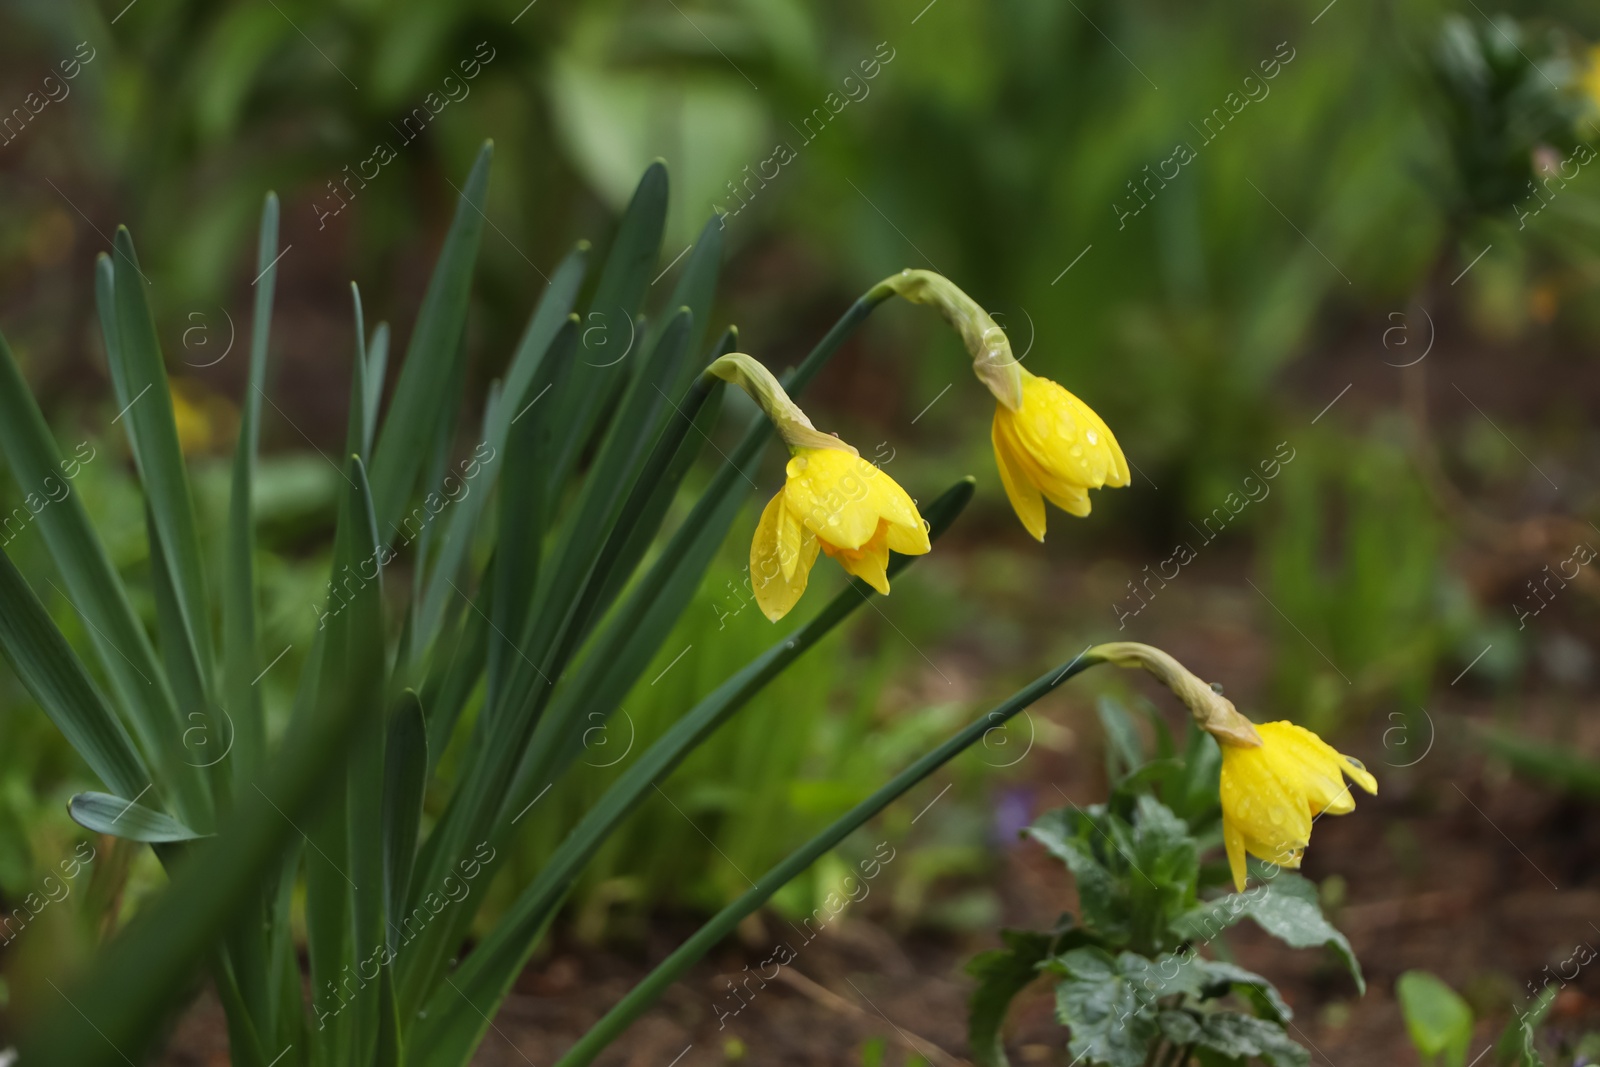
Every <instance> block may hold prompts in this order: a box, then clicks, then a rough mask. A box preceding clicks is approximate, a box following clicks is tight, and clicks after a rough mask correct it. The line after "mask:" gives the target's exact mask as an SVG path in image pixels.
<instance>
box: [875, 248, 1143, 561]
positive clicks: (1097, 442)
mask: <svg viewBox="0 0 1600 1067" xmlns="http://www.w3.org/2000/svg"><path fill="white" fill-rule="evenodd" d="M872 292H873V293H874V294H876V293H880V292H887V293H892V294H895V295H898V296H902V297H904V298H905V299H907V300H909V301H911V302H912V303H914V304H924V305H927V306H929V307H932V308H934V309H935V310H937V311H938V312H939V314H940V315H942V316H943V317H944V319H945V321H946V322H948V323H950V325H951V326H953V327H955V329H956V332H957V333H959V334H960V335H961V340H962V342H963V343H964V344H965V345H966V347H967V353H968V355H970V356H971V357H972V370H973V373H974V374H976V375H977V376H978V380H979V381H981V382H982V383H983V384H984V385H985V386H986V387H988V389H989V392H991V393H993V394H994V398H995V401H996V403H995V412H994V425H993V427H992V430H991V439H992V441H993V444H994V456H995V464H996V466H998V467H999V468H1000V481H1001V484H1002V485H1003V486H1004V487H1005V491H1006V497H1007V498H1008V499H1009V500H1010V501H1011V507H1012V509H1013V510H1014V511H1016V513H1017V518H1019V519H1021V520H1022V525H1023V526H1024V527H1025V528H1026V529H1027V531H1028V532H1029V533H1030V534H1032V535H1033V536H1034V538H1035V539H1036V540H1039V541H1043V540H1044V533H1045V509H1044V502H1045V501H1046V500H1049V501H1050V502H1051V503H1052V504H1054V505H1056V507H1058V508H1060V509H1061V510H1063V511H1065V512H1067V513H1068V514H1070V515H1077V516H1080V517H1081V516H1085V515H1088V514H1089V511H1090V508H1091V504H1090V501H1089V490H1091V489H1099V488H1102V487H1105V486H1110V487H1117V486H1124V485H1127V484H1128V482H1129V477H1128V461H1127V459H1126V457H1124V456H1123V454H1122V448H1121V447H1120V446H1119V445H1118V444H1117V439H1116V437H1115V436H1114V435H1113V434H1112V433H1111V429H1110V428H1109V427H1108V426H1106V424H1105V421H1104V420H1103V419H1101V418H1100V416H1099V415H1097V414H1095V412H1094V410H1093V409H1092V408H1090V407H1089V405H1087V404H1085V403H1084V402H1083V401H1082V400H1079V399H1078V398H1077V397H1076V396H1074V395H1073V394H1072V393H1070V392H1068V391H1067V390H1066V389H1065V388H1063V387H1062V386H1061V385H1059V384H1057V383H1056V382H1053V381H1051V380H1050V379H1048V378H1041V377H1039V376H1038V375H1036V374H1032V373H1030V372H1029V371H1028V370H1027V369H1026V368H1024V367H1023V366H1022V364H1021V362H1019V361H1018V360H1017V358H1016V357H1015V356H1014V355H1013V353H1012V350H1011V341H1010V339H1009V338H1007V337H1006V333H1005V331H1004V330H1002V329H1001V328H1000V326H999V324H997V323H996V322H995V321H994V318H993V316H991V315H990V314H989V313H988V312H987V311H985V310H984V309H983V307H982V306H981V305H980V304H978V302H977V301H975V300H973V299H972V298H971V297H970V296H968V295H967V294H966V293H964V292H962V290H961V289H960V287H958V286H957V285H956V284H955V283H954V282H952V281H950V279H948V278H945V277H943V276H942V275H939V274H935V273H933V272H932V271H926V270H904V271H901V272H900V273H899V274H896V275H893V276H892V277H889V278H885V279H884V280H883V281H882V282H879V283H878V285H877V286H876V287H874V289H873V290H872Z"/></svg>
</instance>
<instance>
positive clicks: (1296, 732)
mask: <svg viewBox="0 0 1600 1067" xmlns="http://www.w3.org/2000/svg"><path fill="white" fill-rule="evenodd" d="M1255 729H1256V733H1257V734H1259V735H1260V737H1261V744H1260V745H1258V746H1253V747H1252V746H1244V745H1238V744H1231V743H1229V742H1228V741H1227V739H1226V738H1220V737H1219V738H1218V740H1219V741H1221V743H1222V744H1221V747H1222V843H1223V847H1224V848H1226V849H1227V852H1228V866H1229V868H1231V869H1232V871H1233V884H1234V887H1235V888H1236V889H1238V890H1239V891H1240V892H1243V891H1244V886H1245V855H1246V853H1248V854H1249V855H1252V856H1256V857H1257V858H1259V859H1263V860H1266V861H1267V862H1268V863H1275V864H1277V865H1278V866H1280V867H1289V868H1292V869H1298V868H1299V866H1300V857H1301V855H1302V854H1303V853H1304V852H1305V848H1306V845H1308V844H1309V843H1310V841H1311V825H1312V823H1314V822H1315V821H1316V820H1317V818H1318V817H1319V816H1322V815H1345V814H1348V813H1349V812H1352V811H1354V810H1355V807H1356V802H1355V798H1354V797H1353V796H1351V795H1350V787H1349V786H1348V785H1347V784H1345V778H1346V777H1349V779H1350V780H1351V781H1353V782H1355V783H1356V784H1357V785H1359V786H1360V787H1361V788H1362V789H1365V790H1366V791H1367V792H1368V793H1373V794H1376V793H1377V792H1378V781H1377V779H1376V778H1374V777H1373V776H1372V774H1371V773H1370V772H1369V771H1368V770H1367V769H1366V768H1365V767H1363V766H1362V765H1361V764H1360V763H1359V762H1357V761H1356V760H1353V759H1351V758H1350V757H1349V756H1346V755H1343V754H1341V753H1339V752H1337V751H1335V750H1334V748H1333V747H1332V746H1331V745H1329V744H1328V743H1327V742H1326V741H1324V740H1322V738H1320V737H1318V736H1317V735H1316V734H1314V733H1312V732H1311V731H1310V730H1307V729H1306V728H1305V727H1303V726H1296V725H1295V724H1294V723H1291V722H1269V723H1260V724H1257V725H1256V728H1255Z"/></svg>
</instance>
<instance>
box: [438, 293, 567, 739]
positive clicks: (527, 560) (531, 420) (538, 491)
mask: <svg viewBox="0 0 1600 1067" xmlns="http://www.w3.org/2000/svg"><path fill="white" fill-rule="evenodd" d="M577 343H578V329H577V316H569V317H568V319H567V320H566V322H565V323H563V325H562V327H561V331H560V333H559V334H558V335H557V336H556V338H555V340H554V341H553V342H552V343H551V345H550V346H549V357H548V358H547V359H545V360H543V361H542V362H541V363H540V365H539V368H538V371H537V372H536V373H535V374H534V376H533V377H532V379H531V380H529V381H528V383H527V385H526V387H525V388H524V390H523V392H522V395H521V396H517V397H513V398H512V401H511V403H510V404H507V405H506V409H510V408H512V407H515V408H516V409H517V410H518V411H519V412H520V413H521V414H520V417H516V418H514V421H512V420H508V422H507V428H508V432H507V433H506V434H505V436H504V437H503V438H502V441H501V444H502V448H503V451H502V452H501V462H500V463H499V464H498V470H497V471H496V473H497V474H498V473H500V472H501V471H503V472H504V474H505V482H504V484H503V485H502V486H501V488H500V515H499V526H498V530H497V534H496V537H495V557H494V567H493V568H492V571H491V572H490V573H492V574H493V578H494V596H493V597H492V606H491V607H490V608H489V611H490V612H491V618H492V620H493V626H492V629H493V631H494V634H495V638H496V639H495V640H493V641H490V642H489V644H488V691H487V698H486V701H485V704H486V706H488V707H493V706H495V703H496V701H497V700H498V698H499V692H500V686H501V683H502V682H503V681H504V678H505V663H506V661H507V659H508V657H514V656H516V655H518V654H519V652H518V649H517V647H516V645H514V644H513V643H512V635H515V634H520V633H522V631H523V624H524V623H525V622H526V620H527V614H528V612H529V611H530V610H531V609H532V607H533V603H532V601H533V596H534V590H535V589H536V588H537V582H538V577H539V562H540V558H541V555H542V553H543V549H544V536H545V531H546V528H547V524H548V523H549V520H550V516H549V514H548V512H547V505H548V495H547V494H546V492H545V488H546V485H545V479H546V477H547V476H548V473H549V472H548V471H547V470H546V469H545V464H546V462H547V461H548V457H549V456H550V455H551V454H552V450H553V448H554V446H555V426H556V424H557V422H558V420H557V419H555V418H553V417H551V411H550V409H540V408H538V407H537V405H538V403H539V400H540V398H541V395H543V394H546V393H551V392H555V391H559V390H560V388H561V385H562V383H563V382H565V381H566V379H567V376H568V375H569V374H570V373H571V372H572V361H573V353H574V352H575V351H576V350H577ZM485 491H486V492H487V490H485ZM457 595H460V594H457Z"/></svg>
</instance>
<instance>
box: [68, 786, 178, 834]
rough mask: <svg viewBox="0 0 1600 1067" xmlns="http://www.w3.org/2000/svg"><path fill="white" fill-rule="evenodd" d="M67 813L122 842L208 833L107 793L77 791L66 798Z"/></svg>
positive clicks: (88, 828)
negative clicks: (195, 829) (200, 831)
mask: <svg viewBox="0 0 1600 1067" xmlns="http://www.w3.org/2000/svg"><path fill="white" fill-rule="evenodd" d="M67 814H68V815H70V816H72V821H73V822H75V823H77V824H78V825H79V826H81V827H83V828H84V829H85V830H93V831H94V832H95V833H97V834H109V835H111V836H112V837H120V838H122V839H124V840H126V841H144V842H147V843H149V844H161V843H164V842H169V841H195V840H198V839H199V838H201V837H205V836H208V835H206V834H200V833H196V832H195V831H193V830H191V829H189V828H188V827H187V826H185V825H183V823H181V822H179V821H178V820H177V819H174V818H173V817H172V816H170V815H168V814H166V813H165V812H161V811H156V810H154V809H153V808H147V807H145V806H144V805H143V804H135V803H134V802H133V801H131V800H126V799H124V798H122V797H114V796H112V795H110V794H109V793H78V794H76V795H75V796H73V798H72V799H71V800H69V801H67Z"/></svg>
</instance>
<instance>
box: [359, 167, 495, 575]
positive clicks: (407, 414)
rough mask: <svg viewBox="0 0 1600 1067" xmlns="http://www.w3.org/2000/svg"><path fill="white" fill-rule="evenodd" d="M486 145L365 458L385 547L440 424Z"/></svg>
mask: <svg viewBox="0 0 1600 1067" xmlns="http://www.w3.org/2000/svg"><path fill="white" fill-rule="evenodd" d="M493 154H494V145H493V143H492V142H488V141H486V142H484V145H483V148H482V149H481V150H480V151H479V152H478V158H477V161H476V162H475V163H474V164H473V165H472V172H471V173H470V174H468V175H467V181H466V184H465V185H464V186H463V187H462V191H461V197H460V199H459V200H458V201H457V202H456V213H455V219H454V220H453V221H452V222H451V223H450V232H449V233H448V234H447V235H446V236H445V239H444V248H443V249H441V250H440V252H439V259H438V261H437V262H436V263H435V264H434V268H433V276H432V278H430V279H429V281H428V289H427V292H426V293H425V294H424V296H423V298H422V307H421V310H419V311H418V312H417V321H416V324H415V325H414V326H413V327H412V330H411V341H410V343H409V344H407V345H406V358H405V363H404V364H403V365H402V366H401V368H400V377H399V380H398V381H397V382H396V383H395V389H394V396H393V397H392V398H391V400H390V402H389V414H388V417H387V418H385V419H384V420H383V427H382V429H380V430H379V431H378V443H377V445H376V447H375V448H374V449H373V454H372V499H373V505H374V507H375V508H376V514H377V517H378V529H379V530H380V531H382V535H383V540H384V543H385V544H388V543H389V541H390V539H391V538H392V537H393V524H395V523H397V522H398V521H399V519H400V516H401V513H403V512H404V511H405V508H406V503H407V502H408V501H409V500H410V499H411V493H412V490H413V489H414V488H415V487H416V484H417V476H418V475H419V474H420V473H421V472H422V469H423V465H424V464H425V463H426V462H427V459H428V456H429V453H430V452H431V450H432V448H433V444H434V439H435V436H436V432H437V428H438V426H439V422H440V420H441V419H442V418H444V417H445V414H446V412H445V411H444V409H443V406H442V405H441V403H440V398H441V397H442V396H444V395H445V393H446V392H447V391H448V389H447V386H448V385H449V382H450V380H451V377H452V375H453V374H454V373H455V364H456V363H457V362H458V361H459V360H460V358H461V355H460V342H461V336H462V333H463V331H464V330H465V328H466V323H467V301H468V296H469V295H470V291H471V288H472V271H473V265H474V263H475V261H476V260H477V258H478V244H479V241H480V239H481V238H482V236H483V224H484V214H483V202H484V194H485V192H486V190H487V189H488V185H489V160H490V158H491V157H492V156H493Z"/></svg>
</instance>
